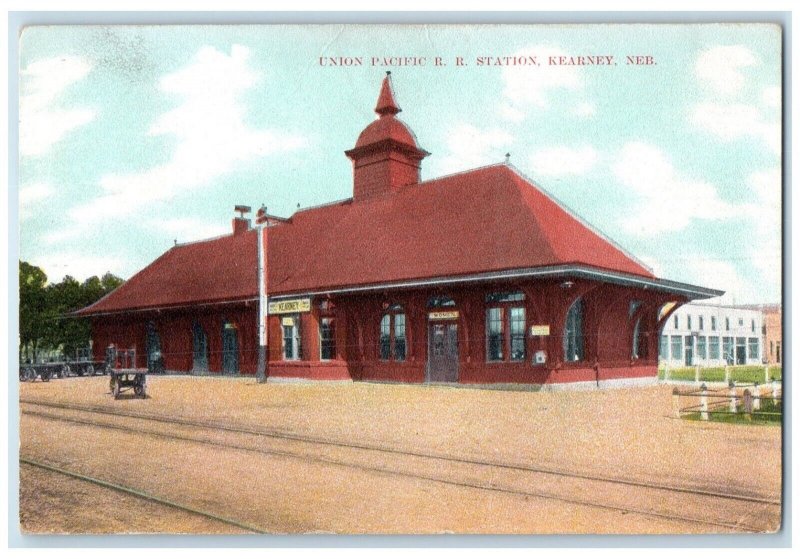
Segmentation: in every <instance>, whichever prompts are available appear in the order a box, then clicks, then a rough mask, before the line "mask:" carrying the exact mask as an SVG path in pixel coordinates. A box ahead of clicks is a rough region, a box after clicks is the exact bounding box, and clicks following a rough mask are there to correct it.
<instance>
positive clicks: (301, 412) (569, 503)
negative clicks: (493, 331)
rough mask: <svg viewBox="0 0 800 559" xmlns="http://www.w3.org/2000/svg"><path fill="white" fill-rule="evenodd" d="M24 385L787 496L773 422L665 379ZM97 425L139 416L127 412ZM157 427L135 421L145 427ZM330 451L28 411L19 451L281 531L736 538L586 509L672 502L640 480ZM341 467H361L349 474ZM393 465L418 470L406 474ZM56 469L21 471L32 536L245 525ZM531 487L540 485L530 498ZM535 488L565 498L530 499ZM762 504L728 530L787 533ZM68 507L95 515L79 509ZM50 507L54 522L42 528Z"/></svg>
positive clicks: (697, 508) (398, 443)
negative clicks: (743, 418) (92, 529)
mask: <svg viewBox="0 0 800 559" xmlns="http://www.w3.org/2000/svg"><path fill="white" fill-rule="evenodd" d="M20 392H21V399H22V400H28V399H29V400H46V401H48V402H63V403H78V404H82V405H100V406H104V407H107V408H110V409H119V410H124V411H133V412H137V413H157V414H169V415H171V416H176V417H181V418H199V419H203V420H214V421H218V422H221V423H226V424H236V425H245V426H254V427H260V428H268V429H271V430H276V431H280V432H282V433H293V434H297V435H300V436H303V437H306V436H312V437H320V438H324V439H333V440H336V441H343V442H355V443H358V444H366V445H379V446H382V447H387V446H388V447H391V448H397V449H400V450H404V451H413V452H422V453H431V452H433V453H437V454H446V455H449V456H457V457H461V458H465V459H472V460H479V461H500V462H505V463H514V464H524V465H532V466H535V467H538V468H550V469H556V470H560V471H568V472H573V473H578V474H585V475H602V476H610V477H615V478H623V479H626V480H632V481H644V482H658V483H662V484H668V485H677V486H681V487H686V488H698V489H703V490H707V491H723V492H732V493H737V494H748V495H757V496H761V497H767V498H774V499H780V493H781V431H780V428H776V427H763V426H741V425H726V424H716V423H707V424H706V423H701V422H692V421H683V420H676V419H673V418H672V417H671V406H672V396H671V388H670V387H664V386H656V387H651V388H636V389H619V390H606V391H587V392H555V393H542V392H539V393H535V392H512V391H496V390H476V389H468V388H449V387H441V386H437V387H430V386H412V385H387V384H367V383H355V384H266V385H258V384H256V383H255V381H254V380H250V379H221V378H220V379H217V378H183V377H151V378H150V379H149V380H148V396H149V397H148V398H147V399H146V400H137V399H122V400H118V401H114V400H113V399H112V398H111V397H110V395H109V394H108V380H107V378H106V377H96V378H74V379H62V380H55V381H52V382H50V383H39V382H36V383H25V384H22V385H21V386H20ZM23 406H24V408H25V409H28V408H29V407H30V406H29V405H27V404H23ZM103 421H104V422H108V421H122V422H124V423H127V424H130V425H139V424H137V423H136V421H134V420H125V419H122V418H103ZM152 428H154V427H153V426H152V425H145V424H144V423H141V429H142V430H143V431H144V430H147V429H152ZM159 429H167V427H163V426H162V427H159ZM169 429H171V430H172V431H173V432H175V433H178V432H180V433H183V434H184V435H187V436H188V435H191V436H192V437H193V436H197V433H198V431H197V430H196V429H194V430H187V429H179V428H175V427H171V428H169ZM190 431H191V432H190ZM203 436H204V437H205V436H210V434H209V433H204V434H203ZM213 436H214V437H217V438H218V440H220V441H222V440H224V441H227V442H228V443H230V442H235V443H236V444H237V445H246V446H247V448H253V449H262V450H263V449H264V448H265V446H264V445H266V444H267V443H265V442H264V441H263V440H260V441H256V440H249V439H248V438H247V437H246V436H244V435H242V436H239V435H232V434H226V435H224V436H223V435H220V434H214V435H213ZM269 444H270V445H272V446H270V447H269V449H268V450H271V451H274V450H276V449H277V447H276V446H275V445H277V444H278V442H273V443H269ZM286 444H288V443H286ZM278 450H281V451H282V452H283V451H289V452H295V453H296V452H301V453H303V454H305V455H308V456H317V455H320V454H321V453H322V452H323V451H322V450H319V449H316V448H311V447H308V448H301V447H292V448H289V447H281V448H280V449H278ZM324 453H326V454H325V459H326V460H328V462H325V461H319V460H304V459H300V458H298V457H297V456H286V455H283V456H282V455H280V454H272V455H266V454H257V453H254V452H250V451H248V450H232V449H227V448H221V447H209V446H208V444H199V443H197V442H192V441H191V440H180V441H177V440H174V439H167V438H163V437H158V436H153V435H152V434H151V435H147V434H144V433H138V434H137V433H126V432H123V431H120V430H113V429H109V428H104V427H99V426H92V425H85V424H83V425H82V424H76V423H65V422H59V421H53V420H51V419H47V418H45V417H41V416H35V415H30V414H25V415H23V416H22V419H21V449H20V454H21V455H22V456H24V457H27V458H31V459H35V460H40V461H43V462H47V463H50V464H53V465H56V466H60V467H63V468H65V469H71V470H74V471H79V472H81V473H83V474H86V475H93V476H96V477H100V478H102V479H106V480H109V481H112V482H115V483H120V484H122V485H129V486H130V485H133V486H134V487H136V488H138V489H142V490H147V491H148V492H150V493H153V494H157V495H160V496H163V497H166V498H169V499H172V500H174V501H177V502H181V503H184V504H187V505H191V506H194V507H195V508H199V509H202V510H208V511H210V512H214V513H217V514H220V515H222V516H226V517H229V518H235V519H237V520H239V521H242V522H245V523H247V524H250V525H255V526H260V527H262V528H263V529H264V530H266V531H268V532H271V533H319V532H322V533H448V532H457V533H523V534H537V533H695V532H705V533H707V532H721V531H728V530H727V529H725V528H720V527H714V526H709V525H701V524H693V523H691V522H686V521H684V520H676V519H673V518H670V517H669V515H664V517H662V518H657V517H654V516H653V515H647V514H639V513H637V512H630V511H629V510H622V509H625V507H622V509H621V510H614V509H613V507H610V508H598V507H594V506H587V505H585V504H582V500H583V499H586V496H587V495H588V496H589V498H590V500H591V498H592V496H594V497H595V500H597V501H601V502H608V503H617V502H619V503H623V504H625V506H628V505H630V504H631V503H634V504H635V505H636V506H635V507H634V508H635V509H636V510H639V509H643V510H648V507H651V506H657V505H658V506H666V505H664V504H663V503H662V502H661V501H663V500H664V498H663V497H662V496H653V495H649V494H648V495H645V493H641V498H640V494H639V493H636V491H638V490H636V489H631V488H627V489H625V490H624V491H623V492H622V493H626V492H627V494H620V493H621V492H620V490H619V489H618V488H614V489H609V488H607V487H601V486H599V485H597V484H595V485H591V484H589V482H578V481H575V480H571V481H569V484H570V485H569V486H566V485H564V484H563V482H559V483H561V485H557V484H556V482H554V481H551V480H547V479H544V478H543V477H542V476H539V477H535V476H529V477H524V476H522V475H520V476H519V477H518V478H514V476H512V475H510V474H508V473H507V472H504V473H503V474H502V477H501V476H500V474H498V472H497V471H490V470H486V469H484V470H480V469H476V468H470V467H467V466H464V465H463V464H462V465H459V464H441V463H430V461H427V462H425V461H422V460H417V461H412V460H411V459H410V458H407V457H399V456H398V457H392V456H385V455H381V456H377V455H376V456H373V455H369V456H366V455H359V456H356V455H355V454H354V451H349V450H345V449H339V450H336V451H335V452H334V451H331V450H325V451H324ZM337 461H343V462H346V463H348V464H350V463H353V464H355V463H358V464H359V466H358V467H353V466H342V465H341V463H339V462H337ZM382 469H383V470H388V471H394V470H402V471H408V472H415V473H417V474H419V472H425V473H424V475H423V476H419V475H418V477H413V476H402V475H401V476H398V475H393V474H392V473H387V471H382ZM132 473H135V475H131V474H132ZM426 476H427V478H431V479H426ZM441 476H445V477H447V478H448V479H458V480H466V481H468V482H469V483H472V484H473V485H474V484H475V483H478V484H479V485H487V486H492V485H496V486H498V487H500V486H503V487H505V486H506V485H509V484H510V485H509V486H513V488H514V489H515V491H516V493H515V492H502V491H501V492H498V491H491V490H485V489H478V488H475V487H463V486H459V485H457V484H447V483H440V482H438V481H435V479H438V478H439V477H441ZM58 477H59V476H58V475H55V474H50V473H47V474H44V473H41V472H31V471H29V468H27V467H23V468H22V475H21V490H20V497H21V498H20V507H21V521H22V526H23V528H24V529H25V530H26V531H29V532H50V531H55V532H70V533H81V532H83V531H86V530H89V528H88V527H87V526H90V525H91V522H90V518H89V519H87V518H86V515H87V514H88V515H89V516H91V514H90V513H88V512H86V511H94V512H95V513H96V515H97V516H98V517H107V514H108V509H109V508H111V509H113V510H118V511H123V512H121V513H119V514H122V515H123V518H125V519H131V520H130V526H128V527H127V528H125V526H126V522H128V521H127V520H125V521H121V523H115V524H109V526H110V530H109V531H112V532H113V531H132V532H140V531H145V532H171V533H175V532H178V533H181V532H194V533H197V532H201V533H212V532H214V533H215V532H217V531H230V532H231V533H233V532H235V530H234V529H230V530H228V529H227V528H225V527H222V528H220V527H219V526H210V524H211V521H206V520H202V521H200V520H198V519H188V518H186V517H185V515H184V516H182V514H183V513H181V514H178V513H177V512H165V511H162V512H161V513H160V514H161V516H162V517H163V518H164V519H165V520H164V521H162V522H160V523H150V524H148V523H147V522H144V523H141V522H140V523H136V522H134V520H133V519H137V518H139V517H141V516H142V515H143V514H142V512H141V510H140V507H141V506H144V505H137V504H126V503H124V502H123V500H121V499H116V501H115V500H114V499H113V498H112V497H111V496H104V495H105V493H104V491H110V490H104V491H100V490H96V491H91V490H89V489H87V488H86V487H84V485H83V483H82V482H76V481H73V480H70V481H69V482H67V481H64V480H59V479H58ZM512 478H514V479H512ZM504 484H505V485H504ZM542 488H545V489H546V490H545V491H543V489H542ZM528 491H530V492H532V493H533V494H523V493H525V492H528ZM537 491H538V492H539V493H542V492H544V493H547V494H550V495H556V496H558V497H559V498H547V497H541V496H536V493H537ZM604 491H605V492H608V495H607V496H606V495H604V494H603V492H604ZM95 493H96V494H95ZM670 498H673V497H670ZM648 500H649V501H652V503H650V502H649V501H648ZM656 501H658V502H656ZM148 506H152V505H148ZM669 506H670V507H674V509H675V510H682V509H686V510H689V511H694V512H695V513H696V514H692V515H691V516H700V517H705V516H704V515H706V514H708V511H705V510H703V507H704V506H705V503H704V501H703V500H698V498H696V497H691V496H687V497H686V501H685V503H679V502H676V503H673V504H669ZM713 508H715V509H717V510H715V511H714V513H715V515H716V516H715V518H726V516H725V511H724V510H718V509H719V508H720V507H719V503H716V502H715V503H714V504H713ZM772 508H773V509H774V508H775V507H772ZM762 509H763V506H762V505H759V504H752V505H750V506H749V508H747V509H746V510H745V511H744V513H743V512H742V510H741V509H736V510H734V509H731V513H730V515H729V516H730V517H731V518H732V521H734V522H738V521H741V520H742V518H744V519H745V520H746V522H747V524H748V525H750V526H753V525H755V526H759V527H760V529H762V530H765V531H770V530H775V529H777V528H778V527H779V523H780V517H779V515H777V514H778V513H775V512H774V511H766V510H762ZM73 510H81V511H84V512H83V513H81V514H78V515H75V514H72V513H68V511H73ZM670 510H672V509H670ZM47 511H52V514H49V513H48V512H47ZM104 511H105V512H104ZM44 516H46V517H47V518H48V521H47V522H43V521H41V520H39V519H41V518H42V517H44ZM145 516H146V515H145Z"/></svg>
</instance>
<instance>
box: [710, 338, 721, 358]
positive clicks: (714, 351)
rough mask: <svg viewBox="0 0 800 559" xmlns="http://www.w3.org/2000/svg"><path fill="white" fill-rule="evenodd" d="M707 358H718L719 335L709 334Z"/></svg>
mask: <svg viewBox="0 0 800 559" xmlns="http://www.w3.org/2000/svg"><path fill="white" fill-rule="evenodd" d="M708 358H709V359H719V337H718V336H711V337H709V338H708Z"/></svg>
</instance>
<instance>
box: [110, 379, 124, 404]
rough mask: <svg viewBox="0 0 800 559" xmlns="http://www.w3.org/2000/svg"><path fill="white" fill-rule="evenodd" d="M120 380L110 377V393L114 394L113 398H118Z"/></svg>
mask: <svg viewBox="0 0 800 559" xmlns="http://www.w3.org/2000/svg"><path fill="white" fill-rule="evenodd" d="M120 385H121V382H120V380H119V379H118V378H116V377H111V393H112V394H113V395H114V399H115V400H117V399H118V398H119V393H120V392H121V390H122V387H121V386H120Z"/></svg>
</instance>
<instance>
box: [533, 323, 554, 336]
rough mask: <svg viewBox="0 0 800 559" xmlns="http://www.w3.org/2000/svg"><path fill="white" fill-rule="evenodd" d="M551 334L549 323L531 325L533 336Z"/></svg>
mask: <svg viewBox="0 0 800 559" xmlns="http://www.w3.org/2000/svg"><path fill="white" fill-rule="evenodd" d="M549 335H550V325H549V324H534V325H533V326H531V336H549Z"/></svg>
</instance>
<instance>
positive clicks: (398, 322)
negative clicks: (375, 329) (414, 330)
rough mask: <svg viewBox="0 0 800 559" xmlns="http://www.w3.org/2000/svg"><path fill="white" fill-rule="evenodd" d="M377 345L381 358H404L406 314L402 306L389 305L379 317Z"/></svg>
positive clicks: (400, 359) (384, 359)
mask: <svg viewBox="0 0 800 559" xmlns="http://www.w3.org/2000/svg"><path fill="white" fill-rule="evenodd" d="M379 345H380V348H379V351H380V358H381V360H383V361H390V360H393V361H405V360H406V315H405V312H404V311H403V307H402V306H400V305H393V306H391V307H389V308H388V309H387V311H386V313H385V314H384V315H383V316H382V317H381V337H380V344H379Z"/></svg>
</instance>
